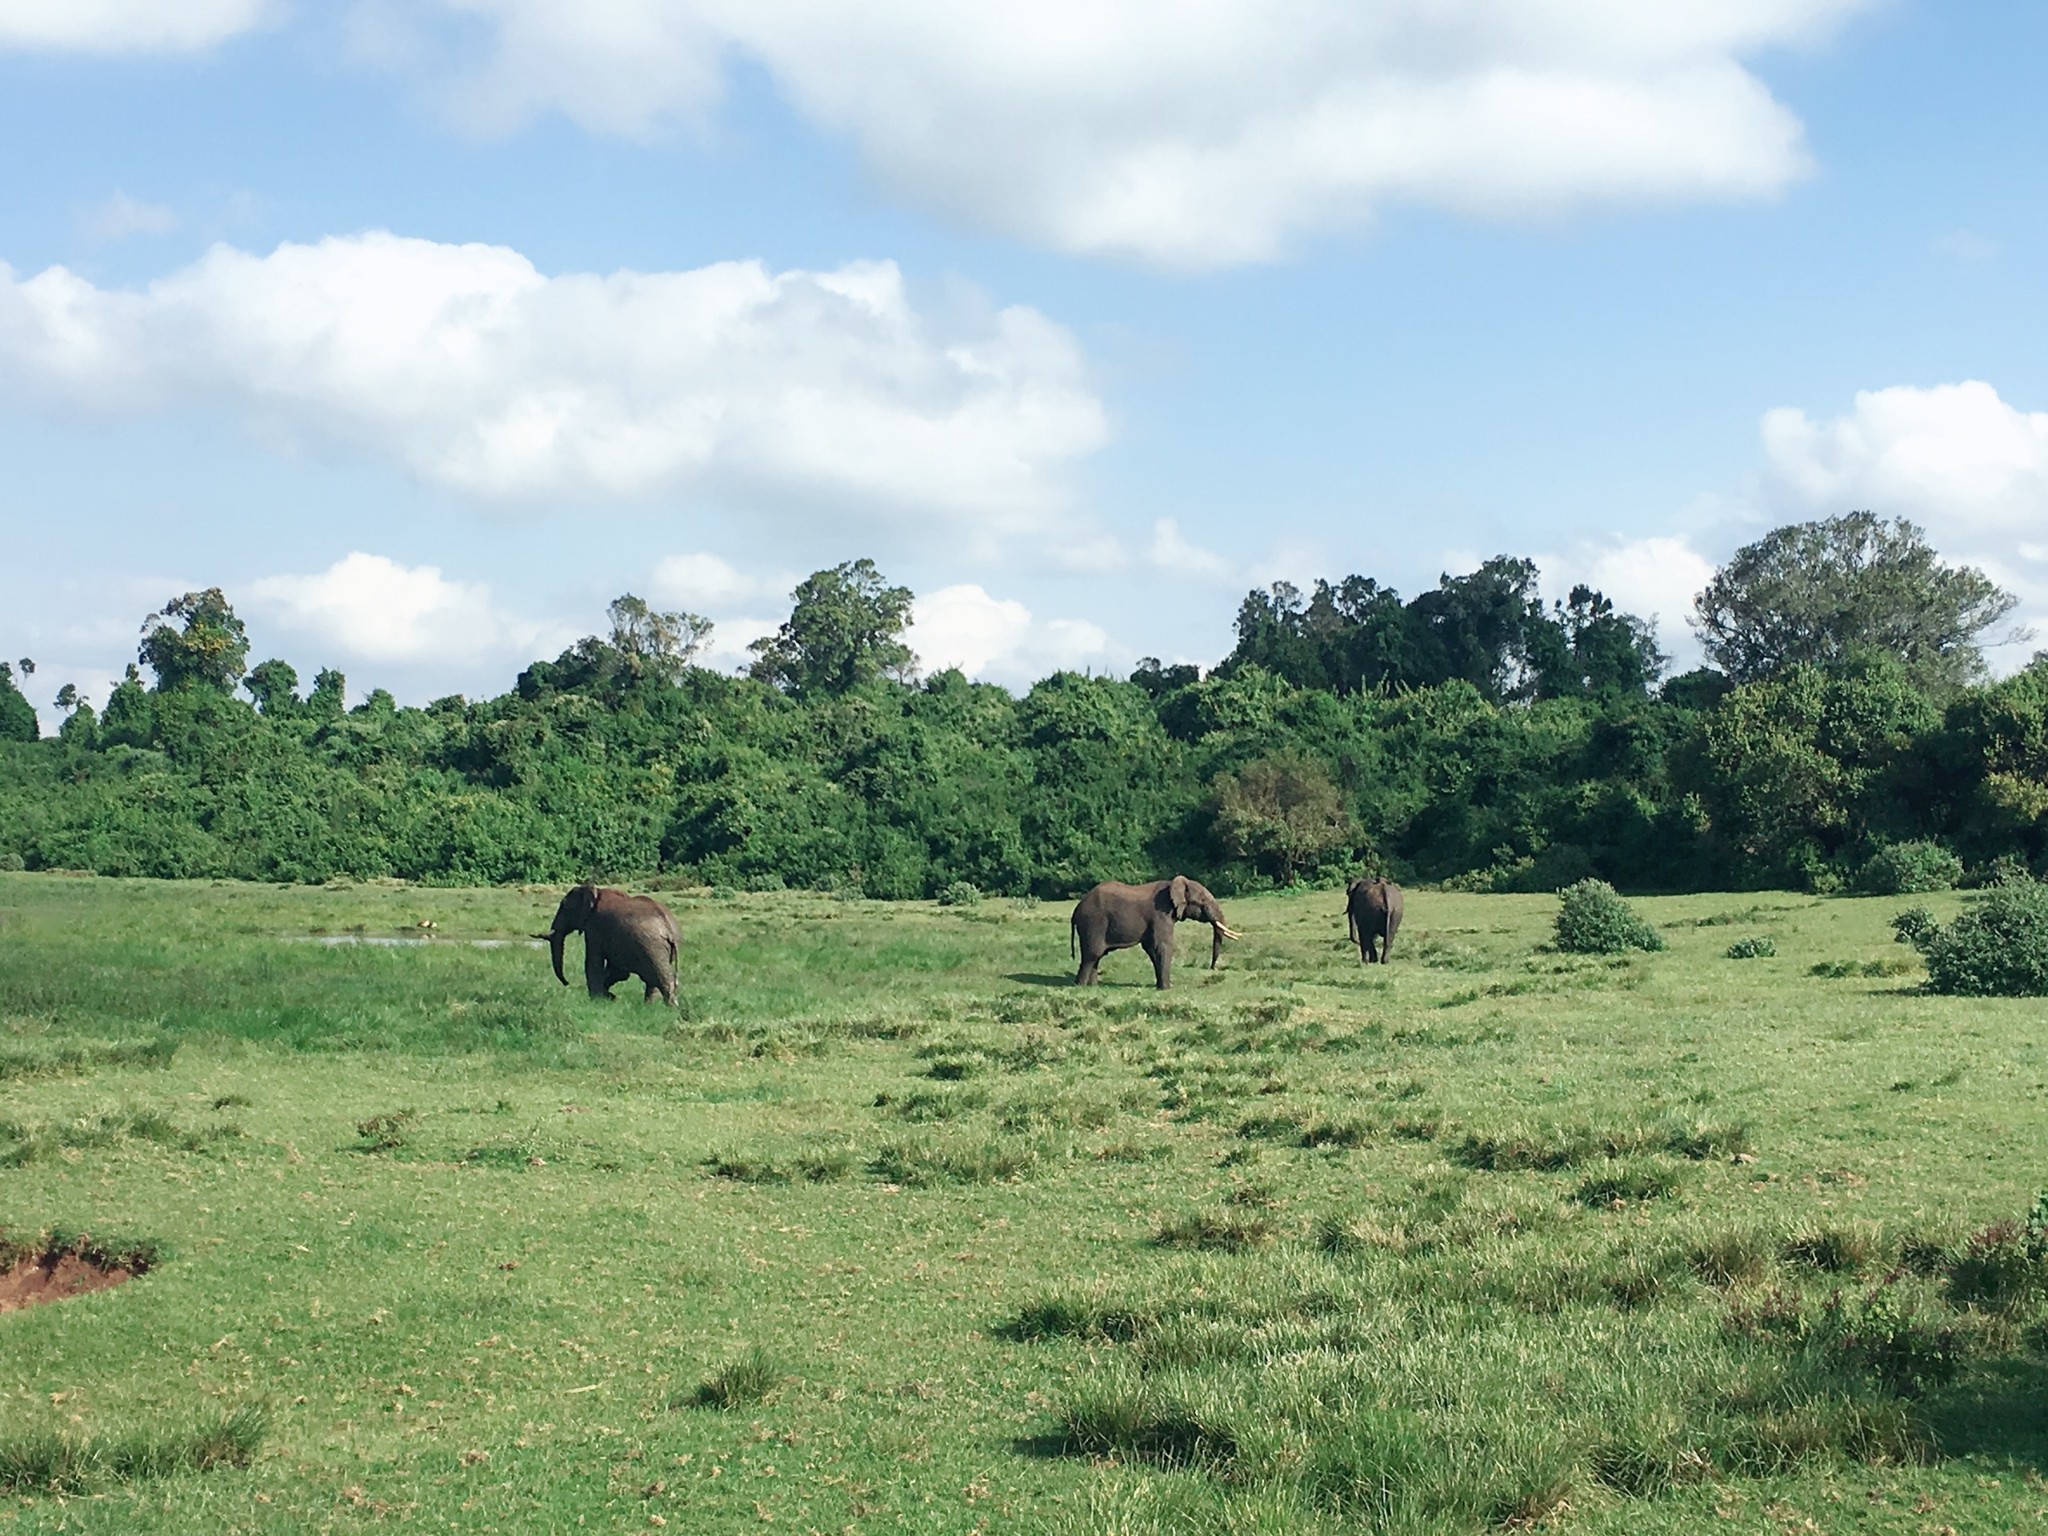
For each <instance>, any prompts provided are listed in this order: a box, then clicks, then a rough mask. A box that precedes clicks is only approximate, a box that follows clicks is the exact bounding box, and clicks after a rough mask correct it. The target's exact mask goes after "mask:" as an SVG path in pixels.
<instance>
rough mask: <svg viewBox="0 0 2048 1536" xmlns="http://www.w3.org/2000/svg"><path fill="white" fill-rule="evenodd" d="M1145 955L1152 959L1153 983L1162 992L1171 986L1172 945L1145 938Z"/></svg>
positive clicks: (1147, 936)
mask: <svg viewBox="0 0 2048 1536" xmlns="http://www.w3.org/2000/svg"><path fill="white" fill-rule="evenodd" d="M1145 953H1146V954H1148V955H1150V956H1151V957H1152V980H1153V983H1154V984H1155V985H1156V986H1157V987H1158V988H1159V990H1160V991H1162V992H1164V991H1166V990H1167V989H1168V988H1170V987H1171V986H1172V985H1173V945H1172V943H1171V942H1169V941H1165V940H1161V939H1157V938H1154V937H1153V936H1152V935H1150V934H1147V935H1146V936H1145Z"/></svg>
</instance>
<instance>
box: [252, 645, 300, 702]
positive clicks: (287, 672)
mask: <svg viewBox="0 0 2048 1536" xmlns="http://www.w3.org/2000/svg"><path fill="white" fill-rule="evenodd" d="M242 686H243V687H244V688H246V689H248V690H249V697H250V698H252V699H254V700H255V701H256V708H257V710H258V711H259V712H260V713H262V714H266V715H288V714H290V713H291V712H292V711H293V710H295V709H297V708H298V704H299V674H298V672H297V670H296V669H295V668H294V667H293V666H292V665H291V663H290V662H286V661H278V660H276V659H275V658H273V659H271V660H269V661H259V662H258V663H257V664H256V665H255V666H253V667H251V668H250V669H249V675H248V676H247V677H245V678H243V679H242Z"/></svg>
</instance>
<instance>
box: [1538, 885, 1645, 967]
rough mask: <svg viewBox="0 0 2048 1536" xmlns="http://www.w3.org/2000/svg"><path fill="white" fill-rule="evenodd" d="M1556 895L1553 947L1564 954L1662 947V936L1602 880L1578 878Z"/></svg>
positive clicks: (1606, 952)
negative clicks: (1576, 881) (1577, 881)
mask: <svg viewBox="0 0 2048 1536" xmlns="http://www.w3.org/2000/svg"><path fill="white" fill-rule="evenodd" d="M1557 896H1558V909H1557V947H1558V948H1559V949H1561V950H1563V951H1565V952H1566V953H1567V954H1573V955H1618V954H1620V953H1622V952H1623V951H1624V950H1630V949H1653V950H1654V949H1662V948H1663V947H1664V936H1663V935H1662V934H1660V933H1658V932H1657V930H1656V929H1654V928H1652V927H1651V926H1650V925H1649V924H1648V923H1646V922H1644V921H1643V920H1642V919H1641V918H1640V917H1638V916H1636V913H1635V909H1634V908H1633V907H1631V906H1630V905H1629V904H1628V903H1627V902H1625V901H1623V900H1622V899H1621V896H1620V894H1619V893H1618V892H1616V890H1615V889H1614V887H1613V886H1611V885H1609V884H1608V883H1607V882H1606V881H1605V880H1581V881H1580V882H1579V883H1578V884H1577V885H1568V886H1566V887H1565V888H1564V889H1563V890H1561V891H1559V892H1558V893H1557Z"/></svg>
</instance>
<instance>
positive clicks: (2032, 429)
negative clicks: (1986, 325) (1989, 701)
mask: <svg viewBox="0 0 2048 1536" xmlns="http://www.w3.org/2000/svg"><path fill="white" fill-rule="evenodd" d="M1762 434H1763V442H1764V454H1765V459H1766V468H1765V472H1764V476H1763V481H1762V495H1763V497H1764V500H1765V503H1766V506H1767V508H1768V509H1769V510H1770V511H1771V512H1772V513H1773V514H1774V515H1776V516H1777V517H1779V518H1781V519H1785V520H1790V519H1794V518H1811V517H1834V516H1838V515H1839V514H1841V513H1844V512H1850V511H1856V510H1867V511H1871V512H1875V513H1876V514H1877V515H1878V516H1880V517H1906V518H1910V519H1912V520H1913V521H1914V522H1916V523H1918V524H1920V525H1921V527H1923V528H1925V529H1926V530H1927V537H1928V542H1929V543H1931V544H1932V545H1933V546H1934V547H1935V548H1936V549H1937V550H1939V551H1940V552H1941V554H1942V556H1943V557H1944V558H1945V559H1947V560H1950V561H1955V562H1961V563H1964V564H1968V565H1974V566H1977V567H1979V568H1981V569H1982V570H1983V571H1984V572H1985V573H1986V574H1987V575H1989V576H1990V577H1992V579H1993V580H1995V581H1997V582H1998V583H1999V584H2000V585H2002V586H2004V587H2006V588H2007V589H2009V590H2010V591H2012V592H2014V593H2015V594H2017V595H2018V597H2019V598H2020V604H2021V606H2020V609H2019V612H2018V614H2017V615H2016V617H2017V618H2018V619H2020V620H2021V621H2023V622H2024V623H2026V624H2028V625H2031V626H2032V627H2033V628H2034V629H2036V630H2037V631H2043V632H2048V549H2043V548H2042V547H2041V545H2040V543H2039V541H2038V535H2039V534H2040V532H2041V530H2043V529H2044V528H2048V412H2044V411H2023V410H2020V409H2019V408H2017V407H2016V406H2012V405H2009V404H2007V403H2006V402H2005V401H2004V400H2003V399H2001V398H2000V397H1999V394H1998V391H1997V390H1996V389H1994V388H1993V387H1992V386H1991V385H1989V384H1986V383H1984V382H1982V381H1981V380H1974V379H1973V380H1969V381H1967V382H1965V383H1961V384H1942V385H1936V386H1934V387H1932V388H1924V389H1923V388H1915V387H1913V386H1909V385H1900V386H1896V387H1894V388H1890V389H1877V390H1867V391H1864V392H1862V393H1860V394H1858V395H1857V396H1856V401H1855V405H1854V408H1853V409H1852V410H1850V411H1849V412H1847V413H1846V414H1844V415H1841V416H1837V417H1834V418H1833V419H1831V420H1827V421H1815V420H1813V419H1812V418H1811V417H1809V416H1808V415H1807V414H1806V412H1804V411H1802V410H1798V409H1795V408H1789V407H1788V408H1784V409H1780V410H1774V411H1770V412H1767V413H1766V414H1765V416H1764V418H1763V425H1762ZM2030 535H2032V536H2035V537H2033V538H2030V537H2029V536H2030ZM2006 649H2008V650H2010V651H2011V652H2012V653H2013V654H2011V655H2010V656H1997V657H1995V658H1994V660H1995V662H1997V663H1998V664H1999V665H2001V666H2002V665H2008V664H2010V665H2016V664H2018V663H2019V662H2023V661H2024V660H2025V659H2026V653H2025V650H2024V643H2019V644H2016V645H2014V646H2011V647H2008V648H2006Z"/></svg>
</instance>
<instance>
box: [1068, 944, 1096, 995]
mask: <svg viewBox="0 0 2048 1536" xmlns="http://www.w3.org/2000/svg"><path fill="white" fill-rule="evenodd" d="M1101 966H1102V956H1101V955H1099V954H1097V953H1096V952H1095V951H1093V950H1088V949H1084V950H1082V951H1081V968H1080V969H1079V970H1078V971H1076V972H1074V985H1075V986H1077V987H1092V986H1094V985H1095V973H1096V971H1097V970H1099V969H1101Z"/></svg>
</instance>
